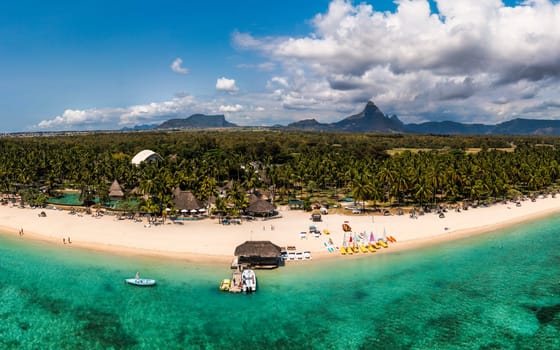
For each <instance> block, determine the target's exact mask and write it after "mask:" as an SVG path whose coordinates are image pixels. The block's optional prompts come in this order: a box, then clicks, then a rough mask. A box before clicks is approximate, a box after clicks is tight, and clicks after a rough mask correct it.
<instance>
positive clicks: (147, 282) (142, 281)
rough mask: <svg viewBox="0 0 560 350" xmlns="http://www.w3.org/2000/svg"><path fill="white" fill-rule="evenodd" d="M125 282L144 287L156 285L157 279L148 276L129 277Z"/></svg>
mask: <svg viewBox="0 0 560 350" xmlns="http://www.w3.org/2000/svg"><path fill="white" fill-rule="evenodd" d="M125 282H126V283H128V284H133V285H135V286H142V287H148V286H155V284H156V280H152V279H148V278H127V279H126V280H125Z"/></svg>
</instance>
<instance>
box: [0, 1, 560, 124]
mask: <svg viewBox="0 0 560 350" xmlns="http://www.w3.org/2000/svg"><path fill="white" fill-rule="evenodd" d="M559 56H560V5H559V4H558V2H557V1H550V0H535V1H527V2H520V1H513V0H512V1H507V2H505V3H504V2H501V1H499V0H439V1H426V0H401V1H396V2H393V1H385V0H383V1H375V0H372V1H367V2H358V1H345V0H332V1H326V0H314V1H295V0H285V1H282V2H266V1H253V0H244V1H240V2H232V1H213V2H194V1H193V2H191V1H167V0H163V1H157V2H156V1H104V0H101V1H91V0H86V1H53V2H45V1H28V0H21V1H3V2H1V3H0V94H1V96H2V97H1V98H0V116H1V120H2V124H1V125H2V126H1V127H0V132H16V131H39V130H46V131H48V130H91V129H118V128H122V127H125V126H133V125H138V124H146V123H149V124H151V123H159V122H162V121H163V120H166V119H169V118H176V117H188V116H189V115H191V114H194V113H209V114H210V113H211V114H225V115H226V118H227V119H228V120H229V121H232V122H234V123H237V124H239V125H273V124H278V123H279V124H287V123H290V122H293V121H297V120H301V119H307V118H316V119H317V120H319V121H321V122H331V121H336V120H339V119H341V118H343V117H345V116H348V115H349V114H352V113H355V112H357V111H359V110H361V109H362V108H363V106H364V105H365V103H366V102H367V100H369V99H371V100H373V101H374V102H375V103H376V104H377V105H378V106H379V107H380V108H381V109H382V110H383V111H384V112H386V113H391V114H393V113H394V114H397V115H398V116H399V118H401V119H402V120H403V121H405V122H418V121H425V120H444V119H451V120H458V121H463V122H485V123H495V122H500V121H505V120H509V119H511V118H514V117H518V116H521V117H527V118H559V117H560V113H559V112H560V94H559V92H560V91H559V90H560V88H559V85H558V78H559V77H560V57H559Z"/></svg>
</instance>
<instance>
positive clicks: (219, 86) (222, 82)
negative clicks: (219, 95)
mask: <svg viewBox="0 0 560 350" xmlns="http://www.w3.org/2000/svg"><path fill="white" fill-rule="evenodd" d="M216 90H218V91H225V92H229V93H235V92H237V91H239V88H238V87H237V86H236V85H235V79H228V78H218V80H217V81H216Z"/></svg>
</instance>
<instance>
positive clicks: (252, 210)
mask: <svg viewBox="0 0 560 350" xmlns="http://www.w3.org/2000/svg"><path fill="white" fill-rule="evenodd" d="M275 209H276V208H275V207H274V205H273V204H272V203H270V202H268V201H265V200H262V199H259V200H257V201H255V202H253V203H251V204H249V206H248V207H247V209H245V212H247V213H249V214H250V215H259V216H272V215H274V214H275Z"/></svg>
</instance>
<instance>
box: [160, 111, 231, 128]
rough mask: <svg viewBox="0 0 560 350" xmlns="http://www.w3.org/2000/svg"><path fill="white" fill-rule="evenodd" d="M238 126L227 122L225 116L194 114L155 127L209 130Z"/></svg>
mask: <svg viewBox="0 0 560 350" xmlns="http://www.w3.org/2000/svg"><path fill="white" fill-rule="evenodd" d="M236 126H237V125H235V124H233V123H230V122H228V121H227V120H226V117H225V116H224V115H223V114H219V115H205V114H193V115H191V116H190V117H188V118H184V119H169V120H168V121H165V122H163V123H162V124H160V125H158V126H156V127H155V129H208V128H232V127H236Z"/></svg>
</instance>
